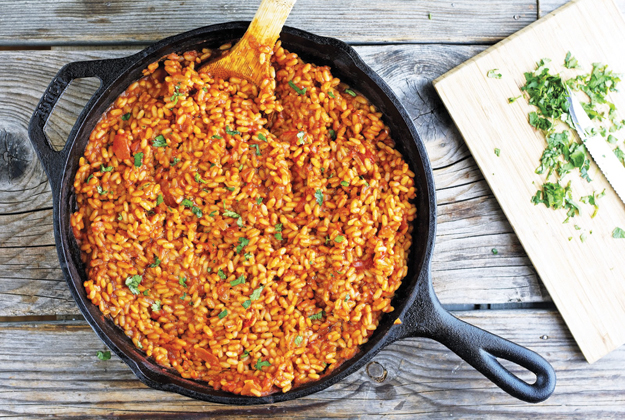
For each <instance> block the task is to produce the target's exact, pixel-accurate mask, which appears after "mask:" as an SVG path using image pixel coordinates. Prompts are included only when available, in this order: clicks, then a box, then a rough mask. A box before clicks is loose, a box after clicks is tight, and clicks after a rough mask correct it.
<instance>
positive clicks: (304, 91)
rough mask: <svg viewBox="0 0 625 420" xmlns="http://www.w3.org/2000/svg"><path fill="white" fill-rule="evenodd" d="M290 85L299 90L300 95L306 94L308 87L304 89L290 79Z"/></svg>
mask: <svg viewBox="0 0 625 420" xmlns="http://www.w3.org/2000/svg"><path fill="white" fill-rule="evenodd" d="M289 86H291V87H292V88H293V90H294V91H295V92H297V94H298V95H304V94H306V88H302V89H300V88H298V87H297V86H296V85H295V83H293V81H292V80H289Z"/></svg>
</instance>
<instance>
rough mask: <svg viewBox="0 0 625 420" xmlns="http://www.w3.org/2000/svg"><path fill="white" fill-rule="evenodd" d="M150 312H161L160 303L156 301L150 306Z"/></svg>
mask: <svg viewBox="0 0 625 420" xmlns="http://www.w3.org/2000/svg"><path fill="white" fill-rule="evenodd" d="M152 310H153V311H160V310H161V301H160V300H157V301H155V302H154V303H153V304H152Z"/></svg>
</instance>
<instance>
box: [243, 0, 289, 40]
mask: <svg viewBox="0 0 625 420" xmlns="http://www.w3.org/2000/svg"><path fill="white" fill-rule="evenodd" d="M296 1H297V0H262V2H261V3H260V6H259V7H258V10H257V11H256V14H255V15H254V19H253V20H252V23H250V27H249V28H248V29H247V32H246V33H245V36H244V38H251V37H254V38H255V39H256V41H257V42H258V43H259V44H261V45H270V46H273V44H275V42H276V40H277V39H278V37H279V36H280V31H281V30H282V26H284V22H285V21H286V18H287V17H288V16H289V13H290V12H291V9H292V8H293V5H294V4H295V2H296Z"/></svg>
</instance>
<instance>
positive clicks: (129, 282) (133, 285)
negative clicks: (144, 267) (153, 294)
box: [126, 274, 143, 295]
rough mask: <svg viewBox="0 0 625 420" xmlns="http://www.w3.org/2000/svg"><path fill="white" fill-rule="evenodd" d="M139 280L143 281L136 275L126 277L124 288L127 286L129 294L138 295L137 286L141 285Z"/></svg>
mask: <svg viewBox="0 0 625 420" xmlns="http://www.w3.org/2000/svg"><path fill="white" fill-rule="evenodd" d="M141 280H143V277H141V276H140V275H138V274H135V275H134V276H131V277H128V278H127V279H126V286H128V288H129V289H130V292H131V293H132V294H133V295H138V294H139V289H138V287H139V284H140V283H141Z"/></svg>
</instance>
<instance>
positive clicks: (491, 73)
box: [486, 69, 501, 79]
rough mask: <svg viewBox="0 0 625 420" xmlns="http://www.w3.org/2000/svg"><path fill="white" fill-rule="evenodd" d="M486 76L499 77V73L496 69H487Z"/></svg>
mask: <svg viewBox="0 0 625 420" xmlns="http://www.w3.org/2000/svg"><path fill="white" fill-rule="evenodd" d="M486 76H487V77H490V78H491V79H501V73H499V72H498V69H492V70H488V72H487V73H486Z"/></svg>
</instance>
